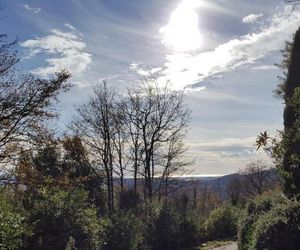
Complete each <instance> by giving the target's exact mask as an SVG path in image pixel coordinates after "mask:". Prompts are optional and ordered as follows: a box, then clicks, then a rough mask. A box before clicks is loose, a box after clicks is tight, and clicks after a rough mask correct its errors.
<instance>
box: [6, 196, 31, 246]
mask: <svg viewBox="0 0 300 250" xmlns="http://www.w3.org/2000/svg"><path fill="white" fill-rule="evenodd" d="M30 235H31V228H30V227H29V225H28V224H27V223H26V216H25V215H24V212H22V211H18V210H17V209H16V208H15V207H14V206H13V205H12V204H11V203H10V201H9V200H8V199H7V197H6V196H5V195H4V194H3V193H0V249H7V250H13V249H20V248H22V247H24V245H25V240H26V238H27V237H28V236H30Z"/></svg>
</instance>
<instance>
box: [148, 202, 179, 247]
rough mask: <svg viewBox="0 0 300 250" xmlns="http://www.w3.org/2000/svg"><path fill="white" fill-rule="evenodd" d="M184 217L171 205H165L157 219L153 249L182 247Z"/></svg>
mask: <svg viewBox="0 0 300 250" xmlns="http://www.w3.org/2000/svg"><path fill="white" fill-rule="evenodd" d="M181 223H182V219H181V218H180V215H179V213H178V212H177V211H176V210H175V209H173V208H172V207H171V206H164V207H163V208H162V210H161V212H160V214H159V217H158V218H157V220H156V221H155V234H154V235H153V240H154V241H153V245H152V249H155V250H168V249H170V250H173V249H174V250H176V249H180V243H181V242H180V241H181V235H180V225H181Z"/></svg>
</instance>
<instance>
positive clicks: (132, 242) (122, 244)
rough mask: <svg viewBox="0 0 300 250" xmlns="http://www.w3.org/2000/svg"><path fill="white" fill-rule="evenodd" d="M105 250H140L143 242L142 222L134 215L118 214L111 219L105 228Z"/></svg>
mask: <svg viewBox="0 0 300 250" xmlns="http://www.w3.org/2000/svg"><path fill="white" fill-rule="evenodd" d="M106 232H107V243H106V244H105V247H104V249H107V250H135V249H140V246H141V244H142V240H143V237H142V235H143V228H142V222H141V220H139V219H138V218H137V217H136V216H135V215H134V214H132V213H130V212H127V213H124V212H119V213H116V214H114V215H113V216H112V217H111V221H110V223H109V224H108V225H107V227H106Z"/></svg>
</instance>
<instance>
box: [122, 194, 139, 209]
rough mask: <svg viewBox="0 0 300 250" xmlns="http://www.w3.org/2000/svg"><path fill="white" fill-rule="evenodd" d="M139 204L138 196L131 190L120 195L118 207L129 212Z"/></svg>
mask: <svg viewBox="0 0 300 250" xmlns="http://www.w3.org/2000/svg"><path fill="white" fill-rule="evenodd" d="M139 202H140V197H139V194H138V193H135V192H134V190H133V189H129V190H123V191H122V192H121V193H120V198H119V207H120V209H122V210H124V211H129V210H132V209H135V208H137V206H138V204H139Z"/></svg>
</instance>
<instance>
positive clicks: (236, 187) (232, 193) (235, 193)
mask: <svg viewBox="0 0 300 250" xmlns="http://www.w3.org/2000/svg"><path fill="white" fill-rule="evenodd" d="M226 193H227V195H228V196H229V198H230V201H231V203H232V205H237V204H238V203H239V202H240V201H241V200H242V199H243V184H242V181H241V177H240V176H239V175H235V176H233V177H232V178H231V180H230V181H229V183H228V184H227V186H226Z"/></svg>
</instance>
